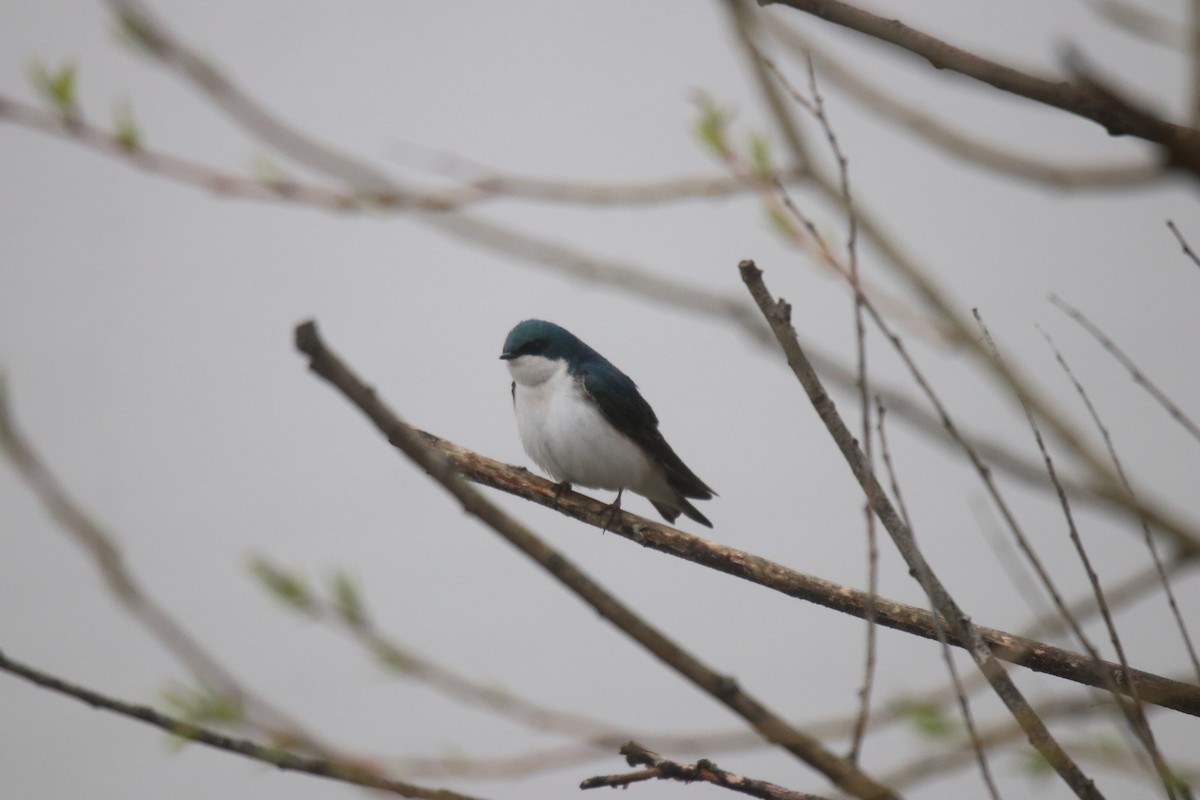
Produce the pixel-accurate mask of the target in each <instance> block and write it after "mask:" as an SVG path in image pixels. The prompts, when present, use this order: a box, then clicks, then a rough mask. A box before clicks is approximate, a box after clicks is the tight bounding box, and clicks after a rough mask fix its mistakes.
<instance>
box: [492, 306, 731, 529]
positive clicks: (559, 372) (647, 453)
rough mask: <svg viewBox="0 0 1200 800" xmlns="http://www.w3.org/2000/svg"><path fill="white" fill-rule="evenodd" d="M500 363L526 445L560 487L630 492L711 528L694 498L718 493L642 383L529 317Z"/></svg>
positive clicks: (670, 514)
mask: <svg viewBox="0 0 1200 800" xmlns="http://www.w3.org/2000/svg"><path fill="white" fill-rule="evenodd" d="M500 358H502V359H503V360H505V361H507V362H508V371H509V372H510V373H511V374H512V377H513V384H512V396H513V407H514V408H515V410H516V414H517V430H518V432H519V433H520V435H521V444H522V446H524V448H525V452H526V453H527V454H528V455H529V457H530V458H532V459H533V460H534V462H536V463H537V465H538V466H539V467H541V468H542V469H543V470H545V471H546V472H547V473H548V474H549V475H550V476H551V477H552V478H553V479H554V480H556V481H558V482H559V484H560V491H562V490H563V489H567V488H570V485H571V484H579V485H580V486H587V487H590V488H593V489H615V490H616V491H617V499H616V500H614V501H613V505H612V507H613V514H616V512H617V510H618V509H620V507H621V494H623V493H624V491H625V490H626V489H629V490H630V491H631V492H636V493H637V494H640V495H642V496H643V497H645V498H647V499H648V500H649V501H650V502H651V503H652V504H653V505H654V507H655V508H656V509H658V513H660V514H662V515H663V517H664V518H665V519H666V520H667V521H668V522H674V521H675V518H676V517H678V516H679V514H680V512H682V513H684V514H686V515H687V516H688V517H691V518H692V519H694V520H695V521H696V522H699V523H700V524H701V525H707V526H708V527H710V528H711V527H712V523H711V522H709V521H708V519H706V518H705V516H704V515H703V514H701V513H700V512H699V511H697V510H696V507H695V506H693V505H692V504H691V503H689V502H688V498H689V497H691V498H695V499H698V500H707V499H709V498H710V497H712V496H713V495H715V494H716V492H714V491H713V490H712V489H710V488H708V487H707V486H706V485H705V484H704V481H702V480H700V479H699V478H697V477H696V474H695V473H694V472H692V471H691V470H690V469H688V467H687V465H686V464H684V463H683V461H681V460H680V458H679V456H677V455H675V451H674V450H672V449H671V446H670V445H669V444H667V441H666V439H664V438H663V435H662V433H660V432H659V430H658V417H656V416H655V415H654V409H652V408H650V404H649V403H647V402H646V401H645V399H643V398H642V395H641V394H640V393H639V392H638V388H637V385H636V384H635V383H634V382H633V381H632V380H630V379H629V377H628V376H627V375H626V374H625V373H624V372H621V370H619V369H617V368H616V367H614V366H613V365H612V363H611V362H610V361H609V360H608V359H606V358H605V357H604V356H602V355H600V354H599V353H597V352H596V351H595V350H593V349H592V348H590V347H588V346H587V345H586V344H584V343H583V342H582V341H581V340H580V339H579V338H578V337H576V336H575V335H574V334H572V333H571V332H570V331H568V330H566V329H565V328H561V327H559V326H558V325H555V324H554V323H553V322H544V321H542V320H540V319H527V320H525V321H524V322H521V323H519V324H518V325H517V326H516V327H515V328H513V329H512V330H511V331H509V333H508V338H507V339H505V340H504V351H503V352H502V353H501V354H500Z"/></svg>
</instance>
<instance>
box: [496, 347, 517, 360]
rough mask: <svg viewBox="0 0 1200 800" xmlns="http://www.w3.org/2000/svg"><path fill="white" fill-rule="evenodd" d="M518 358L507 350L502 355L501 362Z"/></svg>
mask: <svg viewBox="0 0 1200 800" xmlns="http://www.w3.org/2000/svg"><path fill="white" fill-rule="evenodd" d="M516 357H517V354H516V353H510V352H509V351H507V350H505V351H504V352H503V353H501V354H500V360H501V361H512V360H513V359H514V358H516Z"/></svg>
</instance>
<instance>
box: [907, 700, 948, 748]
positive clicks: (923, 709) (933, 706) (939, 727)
mask: <svg viewBox="0 0 1200 800" xmlns="http://www.w3.org/2000/svg"><path fill="white" fill-rule="evenodd" d="M903 714H904V716H905V717H906V718H907V719H908V723H909V724H910V725H912V727H913V728H914V729H915V730H916V731H917V733H919V734H921V735H923V736H927V737H929V738H931V739H938V738H943V737H945V736H948V735H950V734H951V733H953V732H954V723H953V722H951V721H950V720H949V719H948V718H947V717H946V712H945V709H944V708H943V707H942V706H941V705H939V704H937V703H927V702H923V701H919V700H911V701H909V702H907V703H905V705H904V709H903Z"/></svg>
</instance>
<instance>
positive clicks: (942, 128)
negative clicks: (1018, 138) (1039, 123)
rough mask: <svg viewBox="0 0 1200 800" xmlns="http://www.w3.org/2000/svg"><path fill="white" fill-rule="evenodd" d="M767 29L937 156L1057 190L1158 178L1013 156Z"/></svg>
mask: <svg viewBox="0 0 1200 800" xmlns="http://www.w3.org/2000/svg"><path fill="white" fill-rule="evenodd" d="M771 16H772V19H771V22H772V24H771V25H770V26H768V30H769V31H770V32H771V34H772V35H773V36H775V37H776V38H777V39H779V40H780V41H781V42H782V43H783V44H784V45H786V46H787V47H790V48H792V49H793V50H796V51H798V52H799V53H800V54H801V55H802V56H804V57H806V58H811V59H812V61H813V62H814V63H815V64H816V67H817V70H818V71H819V72H820V73H821V75H822V76H824V77H825V78H827V79H828V80H829V81H830V82H831V83H833V84H834V85H835V86H837V87H838V88H840V89H842V90H843V91H844V92H845V93H846V94H847V95H849V96H850V97H851V98H853V99H854V100H857V101H858V102H859V103H860V104H862V105H863V106H865V107H866V108H868V109H870V110H871V111H873V112H875V113H876V114H878V115H879V116H880V117H882V118H884V119H886V120H889V121H891V122H893V123H895V124H896V125H898V126H900V127H901V128H903V129H904V130H907V131H909V132H910V133H912V134H914V135H915V136H916V137H917V138H918V139H919V140H920V141H922V142H926V143H928V144H929V145H932V146H933V147H934V148H935V149H936V150H937V152H938V153H941V154H949V155H952V156H955V157H957V158H960V159H963V160H965V161H967V162H968V163H971V164H975V165H978V166H981V167H984V168H986V169H989V170H991V171H993V172H997V173H1000V174H1003V175H1013V176H1016V177H1018V178H1022V179H1024V180H1029V181H1036V182H1037V183H1040V184H1043V185H1046V186H1053V187H1056V188H1060V189H1083V190H1095V189H1129V188H1134V187H1138V186H1143V185H1145V184H1147V183H1150V182H1152V181H1154V180H1157V179H1159V178H1161V177H1162V175H1163V172H1164V168H1163V166H1162V165H1161V164H1155V163H1148V162H1147V161H1146V160H1145V159H1142V161H1141V162H1139V163H1129V164H1077V165H1075V164H1073V165H1063V164H1062V163H1061V162H1060V161H1050V160H1042V159H1038V158H1034V157H1030V156H1026V155H1023V154H1019V153H1015V152H1012V151H1009V150H1007V149H1004V148H1003V147H1000V146H997V145H993V144H990V143H988V142H984V141H981V140H979V139H976V138H974V137H973V136H971V135H969V134H967V133H964V132H963V131H960V130H957V129H955V128H953V127H951V126H950V125H948V124H947V123H945V122H943V121H941V120H940V119H937V118H936V117H934V116H933V115H931V114H926V113H925V112H923V111H920V110H918V109H917V108H915V107H913V106H912V105H909V104H907V103H905V102H903V101H901V100H899V99H897V95H896V93H895V92H891V91H888V90H886V89H884V88H881V87H879V86H876V85H875V84H873V83H871V82H870V81H869V80H867V79H866V78H864V77H863V76H862V75H860V74H858V73H856V72H854V71H853V70H852V69H851V68H850V67H848V66H847V65H846V64H845V63H843V62H842V61H840V60H838V59H837V58H835V57H834V56H833V55H831V54H830V52H829V51H827V50H825V49H823V48H821V47H818V46H817V44H816V43H815V41H814V40H813V39H812V38H809V37H808V36H806V35H804V34H803V33H802V32H801V31H800V30H799V29H798V28H797V27H796V26H795V25H791V24H788V23H787V22H785V21H784V20H783V19H782V18H781V17H779V16H778V15H771Z"/></svg>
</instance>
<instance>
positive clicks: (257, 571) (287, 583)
mask: <svg viewBox="0 0 1200 800" xmlns="http://www.w3.org/2000/svg"><path fill="white" fill-rule="evenodd" d="M250 571H251V572H252V573H254V575H255V577H257V578H258V579H259V580H260V581H262V584H263V586H265V587H266V588H267V591H269V592H270V593H271V594H273V595H275V597H276V599H277V600H279V601H280V602H281V603H283V604H284V605H285V606H288V607H290V608H294V609H295V610H297V611H302V612H304V613H306V614H311V613H312V610H313V598H312V591H311V590H310V589H309V588H308V584H306V583H305V582H304V579H303V578H301V577H300V576H299V575H297V574H295V573H292V572H285V571H284V570H281V569H278V568H276V567H273V566H271V565H270V564H268V563H267V562H266V561H264V560H263V559H261V558H256V559H253V560H252V561H251V562H250Z"/></svg>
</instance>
